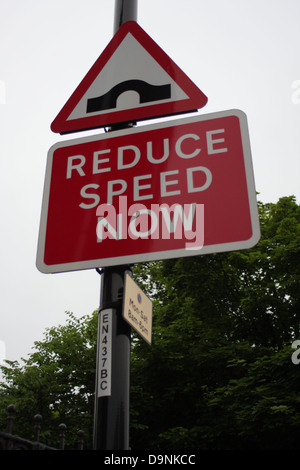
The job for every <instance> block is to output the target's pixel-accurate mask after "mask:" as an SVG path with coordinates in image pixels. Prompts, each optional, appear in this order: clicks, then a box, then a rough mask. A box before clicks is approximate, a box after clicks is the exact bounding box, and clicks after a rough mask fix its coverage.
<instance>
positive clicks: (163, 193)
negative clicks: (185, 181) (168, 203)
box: [160, 170, 180, 197]
mask: <svg viewBox="0 0 300 470" xmlns="http://www.w3.org/2000/svg"><path fill="white" fill-rule="evenodd" d="M178 173H179V171H178V170H172V171H164V172H162V173H161V174H160V194H161V196H162V197H165V196H176V195H177V194H180V190H179V189H178V190H175V191H167V186H172V185H174V184H178V180H172V181H166V176H168V175H177V174H178Z"/></svg>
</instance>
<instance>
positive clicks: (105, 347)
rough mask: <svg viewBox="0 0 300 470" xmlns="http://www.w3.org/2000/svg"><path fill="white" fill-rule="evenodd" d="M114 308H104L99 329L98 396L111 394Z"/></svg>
mask: <svg viewBox="0 0 300 470" xmlns="http://www.w3.org/2000/svg"><path fill="white" fill-rule="evenodd" d="M111 343H112V309H106V310H102V312H101V314H100V331H99V358H98V360H99V366H98V397H108V396H110V395H111V356H112V352H111V348H112V344H111Z"/></svg>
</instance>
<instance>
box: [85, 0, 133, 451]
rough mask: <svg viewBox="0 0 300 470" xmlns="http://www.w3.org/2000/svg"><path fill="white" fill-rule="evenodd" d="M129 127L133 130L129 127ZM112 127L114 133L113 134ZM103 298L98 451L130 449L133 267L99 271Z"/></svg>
mask: <svg viewBox="0 0 300 470" xmlns="http://www.w3.org/2000/svg"><path fill="white" fill-rule="evenodd" d="M136 19H137V0H116V1H115V18H114V33H116V31H117V30H118V29H119V27H120V26H121V25H122V24H123V23H125V22H126V21H136ZM126 127H129V125H127V126H126ZM113 130H114V128H113V127H112V128H111V129H110V131H113ZM98 272H99V273H100V274H101V295H100V308H99V324H98V345H97V368H96V389H95V413H94V449H95V450H128V449H129V394H130V393H129V392H130V339H131V328H130V326H129V325H128V323H127V322H126V321H125V320H124V319H123V316H122V307H123V293H124V279H125V273H126V272H129V274H130V275H132V273H131V269H130V267H129V266H115V267H109V268H104V269H103V270H101V271H100V270H98Z"/></svg>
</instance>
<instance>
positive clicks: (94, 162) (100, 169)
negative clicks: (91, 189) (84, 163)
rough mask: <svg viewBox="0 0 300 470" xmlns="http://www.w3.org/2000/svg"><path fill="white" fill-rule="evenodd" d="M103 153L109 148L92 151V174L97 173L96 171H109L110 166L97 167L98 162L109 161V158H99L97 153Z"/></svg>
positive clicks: (107, 151) (108, 151)
mask: <svg viewBox="0 0 300 470" xmlns="http://www.w3.org/2000/svg"><path fill="white" fill-rule="evenodd" d="M104 153H110V150H99V151H98V152H94V157H93V174H94V175H95V174H97V173H105V172H107V171H110V170H111V168H110V167H107V168H99V164H100V163H108V162H109V158H102V159H99V158H98V157H99V155H102V154H104Z"/></svg>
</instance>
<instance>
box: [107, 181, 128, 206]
mask: <svg viewBox="0 0 300 470" xmlns="http://www.w3.org/2000/svg"><path fill="white" fill-rule="evenodd" d="M117 185H119V186H120V189H117V190H114V186H117ZM126 189H127V183H126V181H124V180H113V181H109V182H108V183H107V204H112V201H113V197H114V196H119V195H120V194H123V193H124V191H126Z"/></svg>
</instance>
